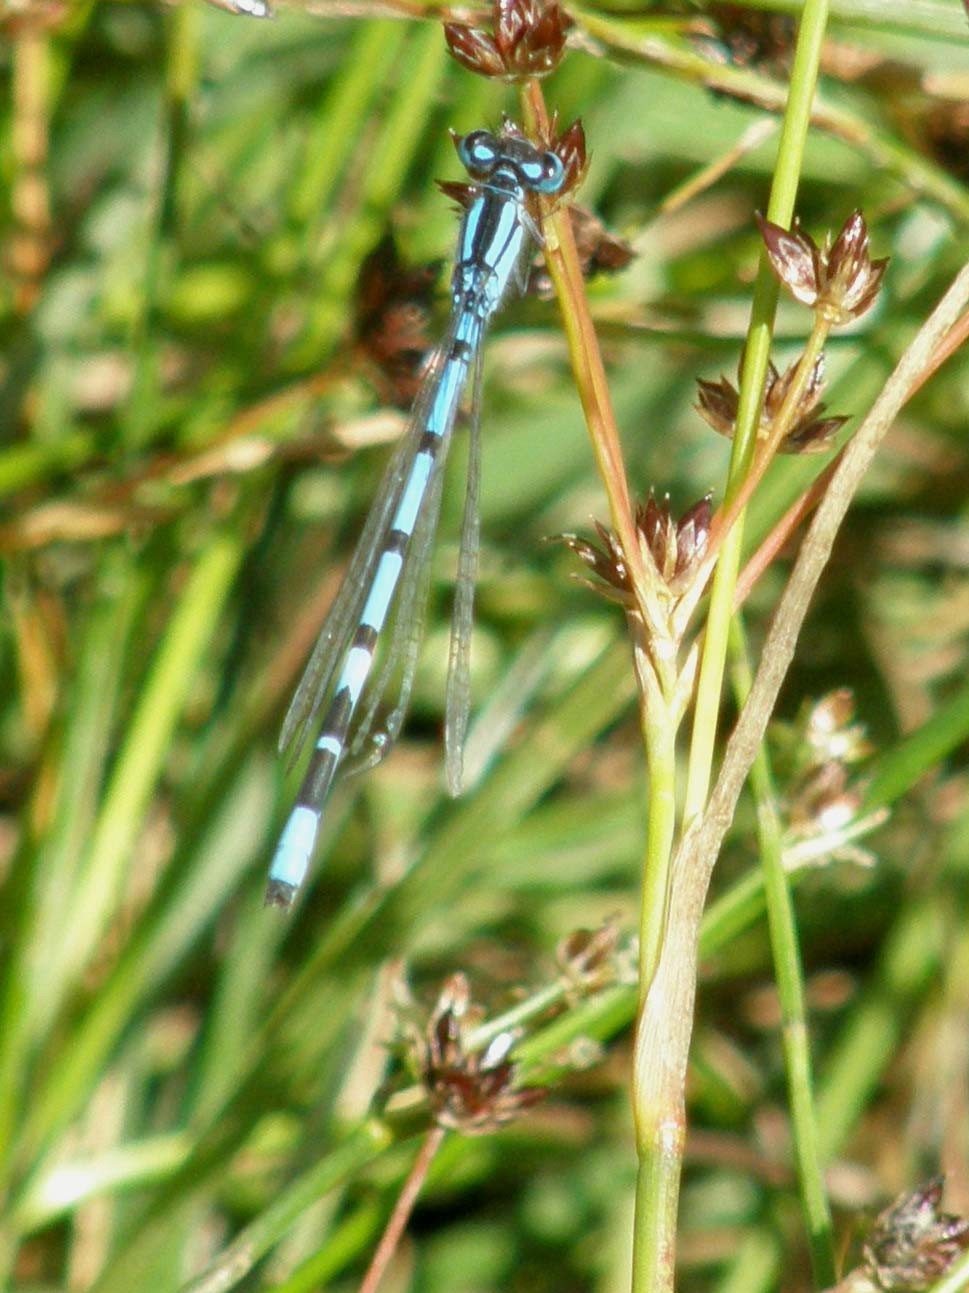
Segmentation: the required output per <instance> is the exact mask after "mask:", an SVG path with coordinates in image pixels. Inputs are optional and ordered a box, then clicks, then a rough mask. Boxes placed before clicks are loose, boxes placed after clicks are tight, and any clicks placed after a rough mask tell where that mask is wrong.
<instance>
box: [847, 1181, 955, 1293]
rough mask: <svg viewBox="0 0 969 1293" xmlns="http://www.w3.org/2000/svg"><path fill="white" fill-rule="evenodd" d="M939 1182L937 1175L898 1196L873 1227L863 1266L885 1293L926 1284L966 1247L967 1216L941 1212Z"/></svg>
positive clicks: (904, 1292) (914, 1291) (915, 1290)
mask: <svg viewBox="0 0 969 1293" xmlns="http://www.w3.org/2000/svg"><path fill="white" fill-rule="evenodd" d="M942 1185H943V1180H942V1177H941V1176H936V1177H933V1179H932V1180H930V1181H926V1182H925V1184H924V1185H921V1186H919V1187H918V1188H917V1189H915V1190H912V1192H911V1193H910V1194H903V1195H901V1196H900V1197H899V1198H898V1199H896V1200H895V1202H894V1203H893V1204H892V1205H891V1207H889V1208H886V1209H885V1211H884V1212H883V1213H881V1215H880V1216H879V1217H878V1219H877V1220H876V1222H875V1224H874V1226H873V1227H872V1231H871V1234H870V1235H869V1237H868V1240H867V1242H866V1243H865V1246H864V1257H865V1265H866V1266H867V1268H868V1269H869V1270H870V1271H871V1273H872V1275H873V1276H874V1277H875V1280H876V1281H877V1284H878V1287H879V1288H880V1289H884V1290H886V1293H919V1290H922V1289H927V1288H929V1286H930V1285H932V1284H934V1283H935V1282H936V1281H937V1280H939V1279H941V1278H942V1276H943V1275H945V1273H946V1271H947V1270H948V1269H949V1267H950V1266H951V1265H952V1264H953V1262H955V1261H956V1259H957V1258H958V1257H960V1256H961V1255H962V1253H963V1252H964V1251H965V1249H966V1248H967V1247H969V1220H967V1219H966V1218H965V1217H957V1216H953V1215H951V1214H949V1213H945V1212H940V1211H939V1203H940V1202H941V1199H942Z"/></svg>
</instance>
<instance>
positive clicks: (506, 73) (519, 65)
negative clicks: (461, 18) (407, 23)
mask: <svg viewBox="0 0 969 1293" xmlns="http://www.w3.org/2000/svg"><path fill="white" fill-rule="evenodd" d="M492 25H493V30H494V35H490V34H489V33H488V32H485V31H482V30H481V29H480V28H476V27H469V26H467V25H466V24H464V23H456V22H449V23H445V25H444V38H445V40H446V41H447V45H448V49H449V50H450V51H451V53H452V54H453V56H454V57H455V58H456V59H457V60H458V62H459V63H460V64H461V65H462V66H463V67H466V68H467V69H468V70H469V71H471V72H477V73H478V74H479V75H480V76H488V77H492V78H497V79H499V80H504V81H518V80H524V79H525V78H527V77H532V76H547V75H548V74H549V72H552V71H554V69H555V68H556V67H557V66H558V64H559V63H560V62H561V59H562V54H563V52H564V50H565V35H566V31H567V29H568V26H569V19H568V18H567V16H566V14H565V13H564V11H563V10H562V9H561V8H560V7H559V5H558V3H557V0H546V2H543V0H497V2H496V4H495V7H494V12H493V19H492Z"/></svg>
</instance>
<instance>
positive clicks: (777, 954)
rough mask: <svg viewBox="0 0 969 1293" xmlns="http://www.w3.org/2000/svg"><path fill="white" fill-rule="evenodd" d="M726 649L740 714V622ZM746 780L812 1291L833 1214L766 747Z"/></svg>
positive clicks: (743, 646)
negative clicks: (777, 1002)
mask: <svg viewBox="0 0 969 1293" xmlns="http://www.w3.org/2000/svg"><path fill="white" fill-rule="evenodd" d="M731 642H732V648H733V659H734V665H733V676H734V690H735V692H736V695H737V703H738V705H740V706H742V705H743V703H744V701H745V700H746V699H747V696H748V695H749V694H750V686H751V681H752V676H751V670H750V662H749V658H748V653H747V643H746V641H745V635H744V628H743V621H742V619H741V617H740V616H739V615H738V616H737V617H735V619H734V621H733V628H732V631H731ZM750 780H751V787H752V789H753V793H754V800H755V802H756V805H757V835H758V840H759V844H760V862H761V868H762V870H763V873H764V890H765V894H766V898H767V924H768V929H769V931H770V940H771V952H772V955H773V959H774V972H775V974H776V976H777V989H778V993H779V996H780V1002H781V1011H782V1016H783V1025H782V1027H783V1031H782V1038H783V1045H784V1057H785V1061H786V1064H787V1090H788V1099H789V1101H790V1108H791V1123H792V1132H793V1141H794V1154H795V1159H796V1162H797V1175H798V1184H799V1187H800V1191H801V1207H802V1209H803V1212H804V1218H805V1222H806V1224H807V1232H808V1245H809V1248H810V1252H811V1267H812V1270H813V1273H814V1283H815V1285H816V1286H817V1287H819V1288H823V1287H825V1286H826V1285H828V1284H830V1283H832V1281H833V1280H834V1278H835V1268H834V1253H833V1248H832V1226H831V1210H830V1208H829V1207H828V1200H827V1195H826V1193H825V1188H824V1175H823V1172H822V1168H821V1155H820V1151H819V1146H818V1124H817V1117H816V1115H815V1110H814V1094H813V1081H812V1075H811V1050H810V1047H809V1045H808V1028H807V1007H806V1004H805V995H804V974H803V970H802V967H801V952H800V947H799V944H798V937H797V925H796V922H795V919H794V906H793V902H792V900H791V882H790V878H789V876H788V874H787V870H786V869H785V866H784V851H783V830H782V827H781V820H780V815H779V813H778V810H777V796H776V792H775V789H774V775H773V772H772V770H771V765H770V757H769V755H768V752H767V747H766V745H761V746H760V748H759V750H758V751H757V755H756V757H755V759H754V762H753V765H752V767H751V769H750Z"/></svg>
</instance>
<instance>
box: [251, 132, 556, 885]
mask: <svg viewBox="0 0 969 1293" xmlns="http://www.w3.org/2000/svg"><path fill="white" fill-rule="evenodd" d="M456 142H457V148H458V154H459V156H460V158H461V161H462V162H463V163H464V166H465V167H466V169H467V171H468V173H469V175H470V176H471V178H472V180H473V181H474V182H475V184H474V187H473V190H472V194H471V197H470V200H469V202H468V205H467V209H466V210H465V213H464V217H463V219H462V221H461V231H460V235H459V237H458V247H457V254H456V259H455V266H454V272H453V275H452V279H451V303H452V304H451V319H450V324H449V326H448V329H447V332H446V333H445V336H444V340H443V341H442V342H441V344H440V346H439V347H438V349H437V351H436V353H435V356H434V359H433V361H432V363H431V365H430V367H429V371H428V375H427V377H426V379H425V381H424V383H423V385H422V387H421V390H420V393H419V394H418V396H417V399H416V401H415V404H414V409H413V412H412V415H411V421H410V426H409V428H408V430H407V432H406V433H405V435H404V436H403V438H402V440H401V442H400V444H399V446H398V447H397V450H396V452H395V453H394V456H393V458H392V460H391V462H390V465H389V467H388V468H387V471H386V473H385V475H384V478H383V481H382V482H381V485H380V489H379V490H378V492H377V497H376V499H375V501H374V503H373V507H372V509H371V512H370V515H369V517H368V519H367V522H366V525H365V526H364V530H363V534H362V535H361V537H360V540H359V542H358V544H357V548H356V551H355V553H354V555H353V558H352V560H351V562H350V565H349V568H348V570H347V573H346V576H345V578H344V581H343V584H342V586H341V588H340V591H339V592H338V594H337V596H336V598H335V600H334V602H333V606H332V607H331V609H330V612H329V614H328V616H327V619H326V622H325V624H324V626H323V629H322V631H321V633H320V636H319V639H318V641H317V643H316V647H315V649H314V651H313V654H312V657H311V658H310V661H309V664H308V665H307V667H306V671H305V673H304V674H303V678H302V680H301V682H300V684H299V686H298V688H297V690H296V694H295V696H294V697H293V701H292V703H291V705H290V707H289V712H288V713H287V715H286V719H285V721H284V723H283V730H282V733H281V736H280V742H279V744H280V749H281V750H283V751H285V752H287V753H289V754H290V755H291V757H293V758H295V757H296V756H297V755H298V754H299V751H300V749H301V748H302V746H303V744H304V742H305V740H306V738H307V736H308V735H309V733H310V731H311V730H312V729H314V728H315V726H316V722H317V719H318V717H319V715H320V713H321V711H322V710H323V707H324V705H325V706H326V710H325V713H324V715H323V719H322V722H321V724H320V735H319V737H318V739H317V741H316V746H315V749H314V750H313V753H312V755H311V757H310V761H309V765H308V767H307V770H306V774H305V776H304V778H303V781H302V784H301V786H300V789H299V793H298V795H297V799H296V805H295V807H294V808H293V810H292V812H291V813H290V815H289V818H288V820H287V822H286V825H285V827H284V829H283V833H282V835H281V837H280V840H279V844H278V846H277V848H276V852H275V855H274V857H273V861H272V865H271V867H270V872H269V886H268V889H267V893H266V900H267V902H269V903H274V904H277V905H279V906H284V907H286V906H289V904H290V903H291V902H292V900H293V897H294V896H295V894H296V891H297V889H298V888H299V886H300V884H301V883H302V881H303V877H304V876H305V874H306V870H307V867H308V865H309V861H310V857H311V855H312V852H313V848H314V845H315V843H316V838H317V835H318V832H319V828H320V822H321V819H322V814H323V808H324V805H325V803H326V799H327V796H328V794H329V792H330V788H331V787H332V785H333V779H334V776H335V774H336V771H337V768H338V767H339V766H340V764H341V762H342V761H343V759H344V756H345V755H347V754H350V755H352V756H354V757H355V758H359V757H362V758H363V759H364V761H365V762H370V763H373V762H376V761H377V760H378V759H379V758H381V757H382V756H383V755H384V754H385V753H386V752H387V750H388V749H389V748H390V746H391V745H392V744H393V742H394V740H395V739H396V737H397V734H398V732H399V731H400V727H401V723H402V722H403V718H404V712H405V709H406V706H407V701H408V698H409V694H410V689H411V684H412V682H413V677H414V669H415V667H416V662H417V653H418V647H419V642H420V627H421V620H422V618H423V612H424V606H425V602H426V598H427V591H428V581H429V560H428V559H429V556H430V551H431V545H432V543H433V538H434V531H435V528H436V524H437V517H438V512H439V508H440V502H441V485H442V478H443V467H444V461H445V458H446V456H447V449H448V445H449V443H450V438H451V432H452V430H453V428H454V423H455V420H456V417H457V412H458V407H459V405H460V403H461V396H462V393H463V391H464V387H465V384H466V382H467V379H468V376H469V374H470V375H471V377H472V401H471V406H472V418H471V439H470V450H469V465H468V484H467V492H466V498H465V513H464V524H463V527H462V534H461V552H460V557H459V561H458V580H457V589H456V593H455V603H454V614H453V621H452V627H451V648H450V654H449V660H448V684H447V699H446V719H445V767H446V771H447V780H448V786H449V789H450V790H451V791H452V793H455V794H456V793H457V791H458V790H459V789H460V783H461V759H462V748H463V742H464V736H465V731H466V728H467V722H468V713H469V708H470V687H469V680H468V665H469V654H470V640H471V613H472V599H473V585H474V575H475V571H476V565H477V547H478V485H479V476H480V453H479V443H478V442H479V437H478V417H477V413H478V404H479V396H480V385H481V360H482V342H483V340H484V334H485V331H486V329H487V327H488V324H489V322H490V321H491V319H492V317H493V316H494V314H495V313H496V312H497V310H498V308H499V307H500V305H501V303H502V300H503V299H504V297H505V295H506V294H507V292H508V289H509V287H510V286H511V285H512V284H513V283H516V284H517V285H518V286H519V287H521V285H522V282H521V277H520V276H521V273H522V259H523V255H524V252H525V249H526V247H527V246H528V244H529V242H530V240H533V239H538V238H539V234H538V230H537V229H536V227H535V224H534V222H533V220H532V218H531V216H530V215H529V213H528V210H527V202H528V198H529V195H531V194H536V193H544V194H554V193H557V192H559V190H560V189H561V188H562V185H563V183H564V179H565V171H564V168H563V166H562V163H561V161H560V160H559V158H558V157H557V156H556V155H555V153H553V152H550V151H542V150H539V149H536V148H535V147H534V146H533V145H532V144H530V143H529V142H528V141H527V140H526V139H524V138H523V137H522V136H521V135H519V134H518V133H517V131H516V130H515V129H514V128H513V127H512V126H510V125H507V124H506V126H505V128H504V129H503V131H502V133H501V134H500V135H494V134H491V133H490V132H489V131H486V130H476V131H474V132H472V133H471V134H469V135H465V136H464V137H463V138H460V139H458V140H457V141H456ZM395 601H396V605H395ZM392 609H393V612H394V613H393V623H392V624H390V625H389V626H387V628H385V624H386V622H387V619H388V616H389V615H390V613H391V610H392ZM382 633H386V634H389V641H388V643H387V646H386V649H385V652H384V658H383V659H382V661H381V665H380V668H379V670H378V671H377V673H376V674H375V676H374V677H373V678H371V676H370V675H371V669H372V666H373V663H374V657H375V653H376V651H377V645H378V641H379V640H380V637H381V634H382ZM395 674H399V684H398V687H399V690H398V694H397V698H396V701H395V703H394V705H393V707H392V708H391V710H390V711H389V713H387V714H386V715H384V716H382V717H381V719H380V720H379V722H378V718H377V714H378V709H379V708H380V705H381V701H382V699H383V696H384V693H385V691H386V689H387V688H388V686H389V684H390V682H391V679H392V678H393V677H394V676H395ZM361 698H362V703H361Z"/></svg>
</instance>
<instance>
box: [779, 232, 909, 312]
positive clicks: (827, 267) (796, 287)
mask: <svg viewBox="0 0 969 1293" xmlns="http://www.w3.org/2000/svg"><path fill="white" fill-rule="evenodd" d="M757 223H758V225H759V227H760V232H761V237H762V238H763V240H764V246H765V247H766V248H767V256H768V259H769V260H770V264H771V268H772V269H773V271H774V273H775V274H776V275H777V278H778V279H779V280H780V282H781V283H782V284H783V285H784V286H785V287H786V288H787V290H788V291H789V292H790V293H791V295H792V296H793V297H794V298H795V300H797V301H801V302H803V304H805V305H809V306H811V308H812V309H814V310H816V311H818V312H819V313H821V314H822V315H823V316H824V317H825V318H827V319H828V321H829V322H830V323H831V325H832V326H836V325H838V324H843V323H848V322H850V320H852V319H857V318H859V317H860V316H861V315H862V314H864V313H865V311H866V310H867V309H868V308H869V307H870V306H871V304H872V302H873V301H874V300H875V297H876V296H877V295H878V289H879V287H880V286H881V281H882V278H883V277H884V274H885V269H886V266H887V265H888V257H887V256H886V257H883V258H882V259H880V260H872V259H871V255H870V253H869V238H868V226H867V224H866V223H865V217H864V216H863V215H862V214H861V212H860V211H854V212H852V214H851V215H850V216H849V217H848V219H847V220H846V221H845V223H844V226H843V227H842V229H841V231H840V233H839V234H838V236H837V238H836V239H835V240H834V243H833V245H829V243H828V241H827V239H826V240H825V243H824V246H823V247H819V246H818V245H817V243H816V242H815V241H814V239H813V238H812V237H811V236H810V235H809V234H806V233H804V232H803V230H802V229H801V227H800V225H799V223H798V221H797V220H795V221H794V228H793V229H791V230H788V229H784V228H782V227H781V226H780V225H777V224H773V223H772V222H771V221H770V220H765V219H764V218H763V217H762V216H760V215H758V216H757Z"/></svg>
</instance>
